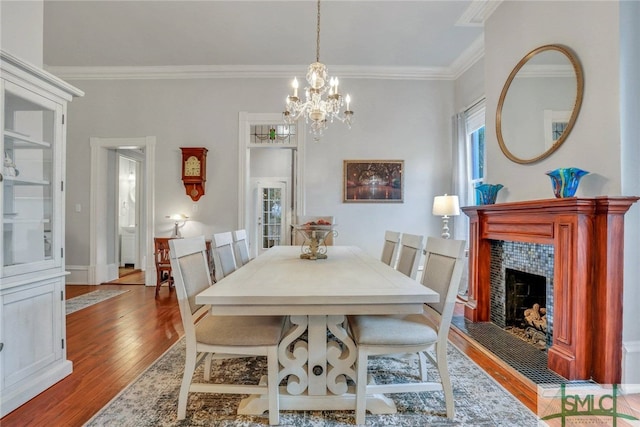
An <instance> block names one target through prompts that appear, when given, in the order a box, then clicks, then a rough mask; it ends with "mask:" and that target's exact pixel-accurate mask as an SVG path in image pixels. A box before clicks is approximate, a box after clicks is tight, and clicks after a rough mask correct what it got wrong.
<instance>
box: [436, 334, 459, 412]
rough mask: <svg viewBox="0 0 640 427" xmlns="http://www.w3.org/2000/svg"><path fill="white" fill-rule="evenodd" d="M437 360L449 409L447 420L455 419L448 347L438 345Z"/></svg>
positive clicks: (446, 404)
mask: <svg viewBox="0 0 640 427" xmlns="http://www.w3.org/2000/svg"><path fill="white" fill-rule="evenodd" d="M436 360H437V361H438V373H439V374H440V381H442V391H443V392H444V402H445V406H446V408H447V418H449V419H450V420H453V419H454V418H455V415H456V414H455V404H454V401H453V389H452V387H451V379H450V378H449V367H448V363H447V345H446V343H445V344H444V345H439V344H438V345H436Z"/></svg>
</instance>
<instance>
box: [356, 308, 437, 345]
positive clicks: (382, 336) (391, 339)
mask: <svg viewBox="0 0 640 427" xmlns="http://www.w3.org/2000/svg"><path fill="white" fill-rule="evenodd" d="M348 319H349V327H350V328H351V332H352V334H353V337H354V338H355V341H356V342H357V343H358V345H368V346H375V345H384V346H388V345H398V346H402V345H406V346H416V345H423V344H424V345H428V344H430V343H435V342H436V341H437V340H438V332H437V331H436V329H435V327H434V325H432V324H431V323H430V322H429V319H427V318H426V317H425V316H423V315H422V314H409V315H406V316H396V315H387V316H379V315H378V316H367V315H360V316H349V317H348Z"/></svg>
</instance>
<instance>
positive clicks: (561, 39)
mask: <svg viewBox="0 0 640 427" xmlns="http://www.w3.org/2000/svg"><path fill="white" fill-rule="evenodd" d="M617 28H618V3H617V2H609V1H593V2H571V1H566V2H565V1H554V2H537V1H523V2H513V1H508V2H503V3H502V4H501V5H500V7H498V9H497V10H496V11H495V12H494V13H493V15H492V16H491V17H490V18H489V20H488V21H487V23H486V25H485V76H486V79H485V81H486V91H487V119H486V120H487V128H486V133H485V137H486V141H487V178H488V182H491V183H500V184H503V185H504V186H505V188H504V189H502V190H501V191H500V193H499V194H498V202H504V201H516V200H531V199H546V198H552V197H553V192H552V189H551V181H550V179H549V177H548V176H546V175H545V172H546V171H549V170H552V169H556V168H558V167H568V166H575V167H579V168H581V169H585V170H587V171H590V172H591V174H590V175H588V176H586V177H584V178H583V179H582V181H581V183H580V186H579V187H578V192H577V193H576V195H577V196H578V197H580V196H584V197H591V196H598V195H610V196H615V195H620V194H621V187H620V184H621V176H620V122H619V114H620V110H619V108H620V107H619V91H618V87H619V65H618V62H619V35H618V32H617V31H616V30H612V29H617ZM551 43H556V44H563V45H566V46H568V47H570V48H571V49H573V50H574V51H575V53H576V54H577V56H578V59H579V61H580V62H581V63H582V67H583V69H584V76H585V91H584V98H583V104H582V109H581V110H580V115H579V116H578V120H577V121H576V123H575V127H574V129H573V131H572V133H571V135H569V137H568V138H567V140H566V141H565V143H564V144H563V145H562V146H561V147H560V148H559V149H558V150H557V151H556V152H555V153H554V154H553V155H551V156H550V157H548V158H547V159H544V160H542V161H540V162H538V163H535V164H532V165H524V166H523V165H520V164H517V163H514V162H511V161H510V160H509V159H507V158H506V157H505V156H504V155H503V154H502V151H501V150H500V148H499V146H498V143H497V139H496V133H495V112H496V106H497V104H498V98H499V96H500V92H501V91H502V87H503V85H504V83H505V81H506V79H507V77H508V75H509V73H510V72H511V70H512V69H513V68H514V67H515V65H516V64H517V63H518V61H519V60H520V59H521V58H522V57H523V56H525V55H526V54H527V53H528V52H529V51H531V50H533V49H535V48H537V47H539V46H542V45H545V44H551ZM603 82H606V84H603ZM507 144H508V141H507ZM523 183H526V185H523Z"/></svg>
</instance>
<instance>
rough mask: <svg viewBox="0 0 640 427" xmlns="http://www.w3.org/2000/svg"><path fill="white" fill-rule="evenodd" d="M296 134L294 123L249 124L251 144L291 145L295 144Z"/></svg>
mask: <svg viewBox="0 0 640 427" xmlns="http://www.w3.org/2000/svg"><path fill="white" fill-rule="evenodd" d="M297 143H298V136H297V132H296V125H285V124H281V125H274V124H262V125H251V140H250V144H252V145H292V146H296V145H297Z"/></svg>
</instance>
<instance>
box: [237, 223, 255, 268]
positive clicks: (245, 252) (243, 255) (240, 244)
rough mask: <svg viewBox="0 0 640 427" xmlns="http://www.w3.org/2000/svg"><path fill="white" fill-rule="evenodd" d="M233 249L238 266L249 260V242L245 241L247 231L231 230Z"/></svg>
mask: <svg viewBox="0 0 640 427" xmlns="http://www.w3.org/2000/svg"><path fill="white" fill-rule="evenodd" d="M233 249H234V251H235V255H236V263H237V264H238V267H242V266H243V265H245V264H247V263H248V262H249V261H251V257H250V256H249V244H248V243H247V231H246V230H244V229H242V230H236V231H234V232H233Z"/></svg>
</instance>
